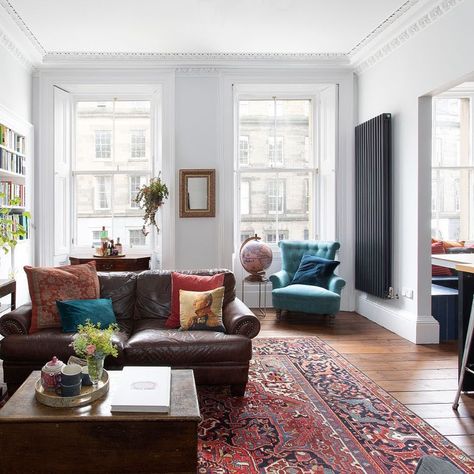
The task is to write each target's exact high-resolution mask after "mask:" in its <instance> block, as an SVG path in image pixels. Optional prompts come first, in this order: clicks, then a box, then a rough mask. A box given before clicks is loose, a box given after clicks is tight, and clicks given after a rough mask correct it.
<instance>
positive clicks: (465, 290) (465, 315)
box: [458, 272, 474, 391]
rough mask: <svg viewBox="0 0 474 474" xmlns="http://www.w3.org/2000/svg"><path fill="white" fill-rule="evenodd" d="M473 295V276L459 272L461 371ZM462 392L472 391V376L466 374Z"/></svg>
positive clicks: (471, 360) (473, 358) (472, 358)
mask: <svg viewBox="0 0 474 474" xmlns="http://www.w3.org/2000/svg"><path fill="white" fill-rule="evenodd" d="M473 294H474V274H472V273H467V272H459V317H458V324H459V331H458V370H459V371H460V370H461V366H462V360H463V355H464V345H465V343H466V337H467V331H468V326H469V318H470V314H471V306H472V296H473ZM472 363H474V354H472V351H471V354H469V356H468V358H467V364H468V365H469V364H472ZM462 390H463V391H473V390H474V375H473V374H470V373H466V374H465V376H464V382H463V386H462Z"/></svg>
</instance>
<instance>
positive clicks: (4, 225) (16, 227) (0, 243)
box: [0, 193, 31, 254]
mask: <svg viewBox="0 0 474 474" xmlns="http://www.w3.org/2000/svg"><path fill="white" fill-rule="evenodd" d="M5 198H6V196H5V194H3V193H0V201H3V202H5ZM7 202H8V204H7V205H5V204H3V205H1V206H0V248H2V249H3V251H4V252H5V254H7V253H8V252H9V251H10V250H13V249H14V248H15V246H16V244H17V243H18V241H19V240H20V239H21V238H22V237H25V236H26V229H25V227H24V226H22V225H20V224H17V223H15V221H14V220H13V219H12V210H14V209H15V208H19V206H20V198H14V199H9V200H8V201H7ZM15 214H17V215H19V216H23V217H28V218H29V217H31V216H30V213H29V212H27V211H23V212H15Z"/></svg>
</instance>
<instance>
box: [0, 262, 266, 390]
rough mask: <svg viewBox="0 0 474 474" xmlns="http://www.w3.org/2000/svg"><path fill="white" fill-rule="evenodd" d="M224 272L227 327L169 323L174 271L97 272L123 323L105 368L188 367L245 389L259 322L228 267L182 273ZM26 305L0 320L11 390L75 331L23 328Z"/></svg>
mask: <svg viewBox="0 0 474 474" xmlns="http://www.w3.org/2000/svg"><path fill="white" fill-rule="evenodd" d="M222 272H224V273H225V276H224V286H225V292H224V304H223V321H224V325H225V328H226V332H225V333H222V332H214V331H179V330H174V329H167V328H166V327H165V321H166V319H167V316H168V314H169V313H170V301H171V272H169V271H153V270H150V271H145V272H142V273H138V274H137V273H133V272H126V273H99V281H100V288H101V297H102V298H111V299H112V304H113V308H114V312H115V315H116V318H117V322H118V325H119V327H120V333H119V334H118V335H117V336H116V340H115V342H116V344H117V346H118V350H119V355H118V357H117V358H113V357H108V358H107V359H106V367H107V368H109V369H120V368H122V367H123V366H124V365H166V366H171V367H173V368H191V369H193V370H194V376H195V379H196V383H197V384H209V385H221V384H229V385H230V387H231V393H232V394H233V395H243V394H244V392H245V386H246V383H247V380H248V370H249V361H250V359H251V358H252V341H251V339H252V338H253V337H255V336H256V335H257V334H258V332H259V331H260V322H259V320H258V319H257V317H256V316H255V315H254V314H253V313H252V311H250V309H249V308H248V307H247V306H246V305H245V304H244V303H243V302H242V301H240V300H239V299H238V298H236V297H235V277H234V275H233V273H232V272H230V271H228V270H218V269H216V270H206V271H186V272H182V273H193V274H199V275H213V274H216V273H222ZM30 323H31V305H30V304H27V305H23V306H21V307H19V308H17V309H16V310H15V311H12V312H10V313H8V314H6V315H4V316H3V317H2V318H0V334H2V335H3V336H5V338H4V339H3V340H2V341H1V342H0V359H2V360H3V370H4V379H5V382H6V383H7V385H8V391H9V393H10V394H12V393H13V392H14V391H15V390H16V389H17V388H18V387H19V385H20V384H21V383H22V382H23V381H24V380H25V379H26V378H27V377H28V375H29V374H30V372H31V371H32V370H39V369H41V367H42V366H43V365H44V363H45V362H46V361H48V360H50V359H51V357H52V356H54V355H56V356H57V357H59V358H60V359H61V360H63V361H66V360H67V359H68V358H69V356H70V355H72V354H73V351H72V348H71V347H70V343H71V341H72V340H73V338H74V334H71V333H63V332H62V331H61V329H60V328H57V329H56V328H55V329H43V330H41V331H39V332H37V333H33V334H28V330H29V328H30Z"/></svg>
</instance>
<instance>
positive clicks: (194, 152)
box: [173, 73, 222, 269]
mask: <svg viewBox="0 0 474 474" xmlns="http://www.w3.org/2000/svg"><path fill="white" fill-rule="evenodd" d="M175 96H176V102H175V104H176V109H175V116H176V126H175V130H176V134H175V139H176V141H175V150H176V156H175V163H176V175H177V174H178V172H179V169H183V168H215V169H217V170H218V171H217V176H216V180H217V183H216V186H217V189H219V186H220V185H221V184H222V181H221V178H222V173H221V164H220V163H219V162H218V148H217V138H218V130H219V127H218V123H217V119H218V103H219V77H218V75H217V74H216V73H214V74H211V75H204V76H203V75H198V76H195V75H192V74H191V75H189V74H186V75H178V76H177V77H176V86H175ZM177 198H178V196H177V195H176V196H174V198H173V199H175V200H176V199H177ZM216 204H217V212H218V209H219V206H220V204H221V203H219V201H217V203H216ZM218 239H219V219H216V218H210V217H209V218H206V217H201V218H182V219H180V218H177V220H176V227H175V242H176V258H175V265H176V268H177V269H185V268H213V267H218V266H219V263H220V262H219V255H218V248H219V247H218Z"/></svg>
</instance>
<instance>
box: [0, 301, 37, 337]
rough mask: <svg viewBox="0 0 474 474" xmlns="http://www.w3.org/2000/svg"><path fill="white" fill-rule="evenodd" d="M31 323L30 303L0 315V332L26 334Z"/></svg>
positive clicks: (4, 333)
mask: <svg viewBox="0 0 474 474" xmlns="http://www.w3.org/2000/svg"><path fill="white" fill-rule="evenodd" d="M30 325H31V303H28V304H24V305H22V306H19V307H18V308H17V309H15V310H13V311H10V312H9V313H7V314H4V315H3V316H2V317H0V334H1V335H2V336H9V335H10V334H28V331H29V330H30Z"/></svg>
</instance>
